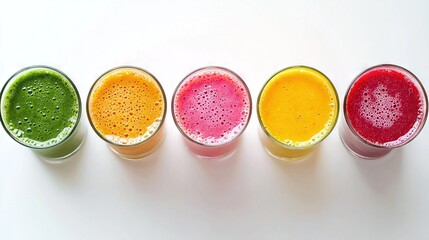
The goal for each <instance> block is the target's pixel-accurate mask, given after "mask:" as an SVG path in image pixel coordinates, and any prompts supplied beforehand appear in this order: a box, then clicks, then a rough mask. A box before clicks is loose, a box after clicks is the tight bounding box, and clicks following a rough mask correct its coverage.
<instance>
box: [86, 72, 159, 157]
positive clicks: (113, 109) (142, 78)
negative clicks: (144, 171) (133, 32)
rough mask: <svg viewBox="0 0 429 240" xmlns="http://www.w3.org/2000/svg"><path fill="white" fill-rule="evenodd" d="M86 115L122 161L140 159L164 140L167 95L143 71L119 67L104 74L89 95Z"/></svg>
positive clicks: (152, 77)
mask: <svg viewBox="0 0 429 240" xmlns="http://www.w3.org/2000/svg"><path fill="white" fill-rule="evenodd" d="M87 111H88V118H89V122H90V123H91V126H92V128H93V129H94V131H95V132H96V133H97V134H98V135H99V136H100V137H101V138H102V139H103V140H104V141H106V142H107V144H108V146H109V147H110V149H111V150H112V151H113V152H114V153H116V154H117V155H119V156H120V157H122V158H125V159H130V160H133V159H141V158H143V157H145V156H147V155H149V154H151V153H152V152H153V151H154V150H155V149H156V147H157V146H159V144H160V143H161V142H162V140H163V138H164V120H165V115H166V97H165V93H164V90H163V89H162V86H161V84H160V83H159V82H158V80H157V79H156V78H155V77H154V76H153V75H152V74H150V73H149V72H147V71H145V70H143V69H139V68H136V67H119V68H115V69H113V70H110V71H108V72H106V73H105V74H103V75H102V76H101V77H100V78H99V79H98V80H97V81H96V82H95V83H94V85H93V86H92V88H91V90H90V92H89V94H88V100H87Z"/></svg>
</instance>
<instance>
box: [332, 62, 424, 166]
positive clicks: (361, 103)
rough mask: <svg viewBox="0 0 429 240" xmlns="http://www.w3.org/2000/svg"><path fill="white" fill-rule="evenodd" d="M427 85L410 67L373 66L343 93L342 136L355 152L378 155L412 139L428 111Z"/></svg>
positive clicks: (359, 154)
mask: <svg viewBox="0 0 429 240" xmlns="http://www.w3.org/2000/svg"><path fill="white" fill-rule="evenodd" d="M427 105H428V101H427V95H426V92H425V89H424V87H423V85H422V84H421V82H420V81H419V80H418V78H417V77H416V76H415V75H414V74H413V73H411V72H410V71H408V70H407V69H405V68H403V67H400V66H396V65H391V64H383V65H378V66H374V67H371V68H369V69H367V70H365V71H363V72H362V73H361V74H359V75H358V76H357V77H356V79H355V80H354V81H353V82H352V83H351V85H350V86H349V88H348V90H347V93H346V95H345V97H344V121H342V123H341V125H340V137H341V140H342V142H343V143H344V145H345V146H346V147H347V149H348V150H350V151H351V153H353V154H354V155H356V156H358V157H361V158H364V159H377V158H380V157H383V156H385V155H387V154H388V153H389V152H391V151H392V150H393V149H395V148H397V147H401V146H403V145H405V144H407V143H409V142H410V141H411V140H413V139H414V138H415V137H416V136H417V135H418V134H419V133H420V131H421V130H422V128H423V126H424V124H425V122H426V119H427V111H428V106H427Z"/></svg>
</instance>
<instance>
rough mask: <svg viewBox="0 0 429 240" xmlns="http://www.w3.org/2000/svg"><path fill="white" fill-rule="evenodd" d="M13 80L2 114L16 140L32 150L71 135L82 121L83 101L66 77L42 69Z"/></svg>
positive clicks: (3, 101)
mask: <svg viewBox="0 0 429 240" xmlns="http://www.w3.org/2000/svg"><path fill="white" fill-rule="evenodd" d="M11 81H12V82H11V84H10V85H9V87H8V88H7V89H5V92H4V95H3V97H2V106H1V112H2V118H3V121H4V124H5V125H6V128H7V129H8V131H9V132H10V133H11V134H12V135H13V136H14V137H15V138H16V139H18V140H19V141H20V142H21V143H23V144H25V145H27V146H30V147H38V148H39V147H49V146H53V145H55V144H57V143H59V142H61V141H62V140H64V139H65V138H66V137H67V136H68V135H69V134H70V133H71V131H72V130H73V127H74V126H75V124H76V121H77V119H78V118H79V100H78V96H77V93H76V91H75V89H74V88H73V86H72V84H71V83H70V82H69V81H68V79H67V78H66V77H65V76H63V75H62V74H61V73H59V72H57V71H55V70H52V69H48V68H42V67H41V68H33V69H27V70H24V71H23V72H20V73H18V75H16V76H15V77H14V79H12V80H11Z"/></svg>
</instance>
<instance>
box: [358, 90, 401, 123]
mask: <svg viewBox="0 0 429 240" xmlns="http://www.w3.org/2000/svg"><path fill="white" fill-rule="evenodd" d="M400 99H401V98H400V96H399V93H396V94H395V95H394V96H391V95H390V94H389V93H388V92H387V87H385V86H384V85H383V84H379V85H378V86H377V87H376V88H375V89H373V90H370V89H368V88H366V89H365V90H364V91H363V94H362V103H361V105H360V109H359V111H360V114H361V116H362V117H363V118H364V119H366V120H367V121H368V122H371V123H372V124H373V125H374V126H375V127H377V128H390V127H392V126H393V124H394V123H395V122H396V121H397V120H398V119H399V118H400V117H401V116H402V111H401V107H402V106H401V101H400Z"/></svg>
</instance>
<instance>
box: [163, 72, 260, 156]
mask: <svg viewBox="0 0 429 240" xmlns="http://www.w3.org/2000/svg"><path fill="white" fill-rule="evenodd" d="M171 106H172V114H173V119H174V122H175V124H176V126H177V128H178V129H179V131H180V133H181V134H182V136H183V138H184V141H185V145H186V146H187V147H188V149H189V150H191V152H193V153H194V154H196V155H197V156H199V157H203V158H215V157H225V156H228V155H230V154H231V153H232V152H233V151H234V150H235V149H236V147H237V144H238V143H239V141H238V140H239V136H240V135H241V134H242V133H243V131H244V130H245V129H246V127H247V124H248V122H249V119H250V115H251V111H252V100H251V96H250V92H249V89H248V88H247V85H246V84H245V83H244V81H243V80H242V79H241V78H240V77H239V76H238V75H237V74H235V73H234V72H232V71H231V70H228V69H226V68H222V67H204V68H201V69H198V70H196V71H194V72H192V73H190V74H189V75H188V76H186V77H185V78H184V79H183V80H182V81H181V82H180V83H179V85H178V86H177V88H176V90H175V92H174V95H173V99H172V104H171Z"/></svg>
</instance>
